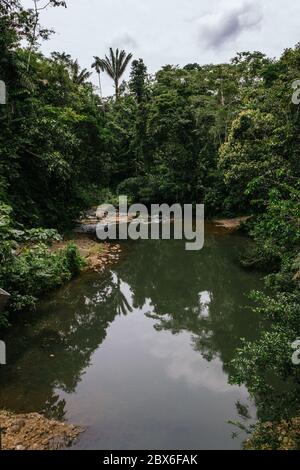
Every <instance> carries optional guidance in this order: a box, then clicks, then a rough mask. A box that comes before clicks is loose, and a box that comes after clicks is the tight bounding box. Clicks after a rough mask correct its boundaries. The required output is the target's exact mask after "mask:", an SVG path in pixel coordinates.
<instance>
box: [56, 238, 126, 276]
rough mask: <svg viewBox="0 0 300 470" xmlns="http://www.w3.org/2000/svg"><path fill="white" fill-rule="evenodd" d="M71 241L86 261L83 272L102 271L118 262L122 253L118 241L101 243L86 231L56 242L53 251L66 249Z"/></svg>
mask: <svg viewBox="0 0 300 470" xmlns="http://www.w3.org/2000/svg"><path fill="white" fill-rule="evenodd" d="M70 243H72V244H74V245H75V246H76V248H77V250H78V253H79V255H80V256H81V258H82V259H83V261H84V266H83V268H82V269H81V273H84V272H91V271H94V272H98V273H102V272H103V271H104V270H105V269H106V268H107V267H108V266H110V265H112V264H113V263H116V262H117V261H118V260H119V258H120V255H121V252H122V250H121V247H120V245H119V244H116V243H106V242H104V243H100V242H99V241H97V240H94V239H93V238H92V237H91V236H89V235H88V234H85V233H75V234H74V235H73V236H72V238H71V239H66V240H64V241H60V242H56V243H54V244H53V245H52V246H51V247H50V251H51V252H58V251H60V250H64V249H65V248H66V247H67V246H68V245H69V244H70Z"/></svg>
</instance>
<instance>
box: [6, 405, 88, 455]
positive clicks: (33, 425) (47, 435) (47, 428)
mask: <svg viewBox="0 0 300 470" xmlns="http://www.w3.org/2000/svg"><path fill="white" fill-rule="evenodd" d="M0 427H1V430H2V432H1V437H2V439H1V440H2V449H3V450H58V449H62V448H65V447H68V446H69V445H70V444H71V443H72V442H74V440H75V439H76V438H77V437H78V436H79V434H80V433H82V432H83V431H84V429H83V428H79V427H78V426H74V425H72V424H66V423H60V422H58V421H54V420H49V419H46V418H45V417H43V416H41V415H40V414H38V413H29V414H19V415H15V414H13V413H10V412H8V411H0Z"/></svg>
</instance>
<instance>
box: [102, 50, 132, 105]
mask: <svg viewBox="0 0 300 470" xmlns="http://www.w3.org/2000/svg"><path fill="white" fill-rule="evenodd" d="M109 53H110V57H107V55H106V56H105V58H104V59H100V58H99V57H95V62H94V64H95V65H94V64H93V65H94V67H98V70H99V69H100V70H102V71H103V72H104V71H105V72H106V73H107V74H108V75H109V76H110V77H111V78H112V79H113V81H114V84H115V93H116V99H118V98H119V96H120V86H119V82H120V79H121V78H122V76H123V74H124V72H125V70H126V68H127V65H128V64H129V62H130V61H131V59H132V54H127V55H126V52H125V51H124V50H122V51H119V49H117V50H116V52H114V51H113V49H112V47H111V48H110V50H109ZM96 70H97V69H96Z"/></svg>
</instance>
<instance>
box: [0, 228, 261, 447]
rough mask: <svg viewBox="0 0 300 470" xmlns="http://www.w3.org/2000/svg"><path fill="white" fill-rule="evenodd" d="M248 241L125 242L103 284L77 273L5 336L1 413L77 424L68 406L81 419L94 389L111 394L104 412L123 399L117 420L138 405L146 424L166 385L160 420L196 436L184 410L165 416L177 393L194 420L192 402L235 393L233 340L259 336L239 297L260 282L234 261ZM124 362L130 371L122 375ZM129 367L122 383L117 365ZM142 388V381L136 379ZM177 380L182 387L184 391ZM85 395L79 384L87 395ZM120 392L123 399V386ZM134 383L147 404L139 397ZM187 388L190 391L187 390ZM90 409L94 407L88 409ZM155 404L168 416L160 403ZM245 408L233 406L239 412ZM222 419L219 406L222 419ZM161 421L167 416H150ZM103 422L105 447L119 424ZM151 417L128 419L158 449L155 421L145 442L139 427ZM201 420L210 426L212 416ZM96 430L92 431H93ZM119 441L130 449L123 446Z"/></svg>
mask: <svg viewBox="0 0 300 470" xmlns="http://www.w3.org/2000/svg"><path fill="white" fill-rule="evenodd" d="M244 244H245V242H244V240H243V239H240V238H239V237H228V236H223V237H221V239H220V237H219V236H215V235H209V236H208V237H207V239H206V243H205V249H204V250H202V251H200V252H186V251H185V250H184V244H183V242H181V241H164V242H163V241H150V240H149V241H144V242H139V243H133V244H132V245H129V246H128V245H127V248H126V251H127V254H125V256H124V259H123V261H122V262H121V263H120V264H119V265H117V266H115V267H114V269H113V270H111V271H107V272H106V273H105V274H104V275H102V276H99V275H94V274H93V275H87V276H84V277H82V278H80V279H78V280H76V281H75V282H73V283H71V284H69V285H68V286H66V287H64V288H62V289H61V290H60V291H59V292H57V293H55V295H51V296H49V298H48V299H46V300H45V301H44V302H43V303H42V304H41V305H40V306H39V308H38V311H37V312H35V313H34V314H33V315H31V317H26V322H27V323H26V325H25V326H24V324H21V323H22V322H19V324H17V325H16V326H15V327H14V328H13V329H12V330H10V333H9V335H8V336H7V338H6V339H5V340H6V343H7V349H8V351H7V353H8V357H7V362H8V365H7V366H6V367H5V368H1V369H0V407H1V408H9V409H13V410H15V411H20V412H29V411H42V412H45V413H46V414H47V415H49V416H51V417H55V418H58V419H63V418H70V416H72V417H77V418H79V417H78V416H76V414H74V413H75V411H72V410H73V408H74V403H76V406H75V408H76V407H77V408H80V409H81V413H85V417H84V418H86V416H87V415H89V414H90V415H92V414H93V412H94V413H95V412H96V410H97V409H98V408H97V407H99V396H100V395H101V393H102V394H103V396H104V397H110V398H107V406H108V407H109V406H112V402H113V403H114V407H122V406H123V405H122V400H125V399H126V400H127V408H126V409H125V408H122V411H121V410H120V409H118V415H120V414H121V413H124V421H125V422H126V418H125V416H126V413H129V411H128V410H130V409H131V407H132V410H133V411H134V410H135V408H134V407H136V409H139V406H140V407H143V410H144V411H143V412H144V413H146V411H145V410H146V408H147V407H148V406H149V416H150V417H151V415H155V412H154V411H153V408H152V411H151V403H152V402H153V403H152V406H154V405H155V406H157V396H156V394H157V393H159V394H160V393H163V392H162V390H164V388H163V387H168V388H169V387H170V388H169V390H170V393H169V394H168V399H167V401H168V406H169V407H170V413H169V414H170V416H169V415H168V416H166V423H169V422H171V423H172V420H174V419H176V420H177V421H176V423H177V424H176V429H177V428H178V423H179V422H180V423H181V424H182V426H183V424H184V425H185V426H187V425H188V424H187V421H188V422H189V423H190V424H189V426H191V429H195V430H196V429H198V428H197V426H199V422H198V421H196V417H194V416H193V414H192V413H191V414H190V413H189V410H188V409H187V408H186V406H187V405H184V407H183V410H184V412H185V414H182V413H183V412H181V411H177V412H176V416H175V417H173V416H172V417H171V414H172V415H173V414H174V409H173V408H172V406H171V405H172V396H173V399H174V403H173V405H174V407H177V408H178V403H177V402H176V400H179V401H180V393H183V390H185V392H184V393H189V394H190V400H191V405H190V408H191V410H190V411H191V412H192V409H193V407H194V406H196V402H197V400H198V399H203V400H204V403H205V400H210V398H209V395H207V393H211V392H214V393H223V394H225V395H226V394H227V395H228V394H229V392H230V391H231V389H232V390H233V389H234V388H233V387H231V386H230V385H228V382H227V375H228V374H230V367H229V366H228V362H229V361H230V360H231V358H232V357H233V353H234V351H235V349H236V348H237V347H238V346H239V345H240V341H241V338H242V337H244V338H247V339H252V338H255V337H256V335H257V332H258V321H257V318H255V317H253V315H250V314H249V313H247V305H249V301H248V300H247V297H246V294H247V292H249V291H250V290H251V289H253V288H258V287H260V280H259V279H258V278H257V276H256V275H255V274H253V273H252V274H251V273H247V272H244V271H243V270H241V269H240V268H239V267H238V264H237V263H236V262H235V261H236V257H237V254H238V252H239V250H242V249H243V248H244V246H245V245H244ZM118 318H119V319H120V320H119V321H117V319H118ZM122 319H123V320H124V321H123V320H122ZM121 320H122V321H121ZM106 338H107V339H106ZM105 340H106V341H105ZM103 345H106V346H105V347H106V348H107V350H109V348H110V354H108V353H107V352H106V351H105V348H103ZM97 361H98V362H97ZM125 361H127V362H126V363H125ZM129 361H130V363H131V364H129V363H128V362H129ZM123 362H124V364H123ZM131 365H132V367H133V368H135V370H134V371H130V372H129V368H130V367H131ZM123 366H124V367H123ZM119 367H120V368H119ZM126 367H127V368H128V369H127V375H126V376H125V375H123V374H124V371H123V370H122V369H124V368H125V369H126ZM159 367H161V368H162V369H161V370H160V369H159ZM147 368H148V369H147ZM143 370H145V371H148V372H147V373H148V375H149V374H151V375H152V382H151V383H149V385H148V388H147V389H144V385H143V386H142V385H141V384H139V382H138V380H139V379H138V377H137V374H140V375H141V376H143ZM149 371H150V372H149ZM97 374H98V375H97ZM160 374H162V375H160ZM95 377H96V378H95ZM129 381H131V382H132V383H129ZM147 381H148V378H146V377H145V376H144V377H143V383H146V382H147ZM91 383H93V387H94V388H93V389H91V385H90V384H91ZM183 383H185V384H186V385H184V386H183V385H180V384H183ZM109 384H111V387H109ZM82 387H83V388H84V387H86V388H87V391H85V392H84V394H83V392H81V388H82ZM122 387H123V393H124V394H125V398H124V395H122V394H121V390H119V389H121V388H122ZM139 387H140V390H143V394H142V395H143V396H144V399H143V400H142V399H141V396H140V393H139V395H137V392H136V390H137V389H138V388H139ZM171 387H173V388H171ZM176 387H177V388H176ZM183 387H189V390H190V392H187V391H186V389H185V388H183ZM174 388H176V391H174ZM127 389H128V397H127V395H126V390H127ZM204 389H205V390H207V392H206V391H204ZM201 390H203V391H202V392H201ZM150 392H151V393H150ZM200 392H201V393H202V394H203V395H202V398H201V397H200V398H199V394H200ZM119 393H120V395H118V394H119ZM81 394H82V395H81ZM130 394H131V395H132V397H134V403H133V402H132V403H131V401H130V400H131V398H130ZM145 395H147V400H148V401H147V405H146V401H145V400H146V399H145ZM225 395H224V403H227V402H228V403H229V401H228V400H229V396H227V395H226V397H225ZM74 397H77V398H74ZM82 397H83V398H82ZM175 398H176V400H175ZM74 400H75V401H74ZM104 400H105V398H104ZM109 400H110V401H109ZM159 402H160V401H159ZM93 403H94V407H95V408H96V410H93V409H92V404H93ZM160 406H161V407H162V408H164V409H166V408H167V409H168V406H167V405H166V403H164V402H163V400H162V402H161V403H160ZM197 406H198V405H197ZM224 406H225V405H224ZM226 406H227V405H226ZM228 406H229V405H228ZM242 406H244V405H237V412H236V413H237V415H239V414H240V411H241V409H242V408H241V407H242ZM177 408H176V409H177ZM147 409H148V408H147ZM84 410H86V411H84ZM171 410H172V411H171ZM165 412H166V413H167V411H165ZM72 413H73V415H72ZM203 413H204V411H203ZM220 413H221V412H220ZM226 413H227V411H226V410H225V411H224V416H225V417H226ZM160 415H161V416H163V415H164V413H163V412H162V411H161V410H158V416H160ZM105 416H106V415H105ZM105 416H104V415H103V416H102V423H103V424H101V426H106V428H107V429H110V435H109V436H107V441H105V436H104V437H103V432H104V431H103V427H102V428H101V433H102V434H101V435H102V440H103V442H104V443H106V444H109V443H110V442H111V441H110V440H113V439H114V437H113V433H114V432H115V433H118V432H120V431H119V429H120V426H121V425H120V422H116V423H114V422H113V419H114V418H113V416H114V412H113V411H110V418H109V419H110V421H109V422H106V421H105V420H106V419H108V418H106V417H105ZM141 416H143V413H141ZM145 416H146V414H145ZM147 416H148V415H147ZM149 416H148V418H147V420H148V421H147V423H148V424H147V423H146V422H144V421H143V420H142V418H135V420H136V422H135V423H136V428H137V429H139V426H140V428H141V430H140V431H139V432H141V433H144V439H147V438H148V439H150V440H151V439H152V440H153V442H155V438H154V437H153V436H154V431H155V429H156V432H157V426H159V424H157V423H156V424H154V423H152V426H153V434H152V433H151V437H149V436H148V437H147V433H146V431H145V430H144V429H145V426H148V428H147V429H148V431H147V432H149V433H150V429H151V426H150V424H149V421H151V418H149ZM203 416H204V414H203V415H202V418H203ZM205 416H206V415H205ZM227 418H228V419H230V418H232V416H228V417H227ZM115 419H116V420H117V417H116V418H115ZM139 419H140V421H139ZM145 419H146V418H145ZM153 419H154V418H153ZM155 419H159V418H158V417H157V418H155ZM161 419H163V418H161ZM203 419H204V418H203ZM205 419H207V423H209V424H207V423H206V427H207V426H208V428H209V426H210V425H211V423H210V422H209V417H208V416H207V417H206V418H205ZM214 419H216V420H217V419H218V418H217V416H216V418H211V420H212V422H214ZM222 419H223V418H222ZM127 420H128V423H127V426H126V423H125V424H124V435H125V434H126V433H127V438H128V439H129V437H128V427H130V420H132V415H130V416H127ZM90 421H92V417H91V418H90ZM194 421H195V422H194ZM193 423H194V424H193ZM164 425H165V426H168V427H169V424H164ZM95 426H96V427H97V426H98V427H99V426H100V423H98V422H97V425H96V424H95ZM114 426H115V428H114ZM155 426H156V428H155ZM160 426H161V425H160ZM174 426H175V425H174ZM215 426H216V427H217V426H218V424H217V423H215ZM112 429H115V431H113V430H112ZM93 432H94V434H95V433H97V431H95V429H94V431H93ZM107 432H108V431H107ZM132 432H133V431H132ZM151 432H152V431H151ZM197 432H198V431H197ZM212 432H215V431H212ZM172 433H173V434H172ZM137 436H138V432H136V434H135V437H132V440H133V442H134V443H135V445H139V441H138V440H137V439H140V437H137ZM170 436H173V440H172V443H173V445H174V443H176V439H178V443H179V442H180V443H184V442H185V441H184V439H185V438H184V433H182V434H181V431H180V432H179V431H178V432H177V433H175V431H174V430H173V428H172V431H171V429H170ZM122 438H123V437H122ZM89 439H91V436H89ZM207 439H208V438H207ZM118 442H119V445H121V441H118ZM122 442H123V441H122ZM141 442H142V441H141ZM189 442H190V441H189ZM207 442H209V440H208V441H207ZM123 444H124V445H127V446H129V444H128V443H127V441H126V442H125V441H124V443H123ZM95 445H97V446H98V445H99V444H98V443H97V444H96V443H95ZM103 445H104V444H103ZM115 445H118V443H117V442H116V443H115ZM140 445H142V444H140ZM153 445H154V444H153ZM165 445H167V443H165ZM203 445H204V444H203ZM207 445H208V444H207ZM170 446H171V447H172V445H171V443H170ZM110 448H112V446H110ZM165 448H166V447H165Z"/></svg>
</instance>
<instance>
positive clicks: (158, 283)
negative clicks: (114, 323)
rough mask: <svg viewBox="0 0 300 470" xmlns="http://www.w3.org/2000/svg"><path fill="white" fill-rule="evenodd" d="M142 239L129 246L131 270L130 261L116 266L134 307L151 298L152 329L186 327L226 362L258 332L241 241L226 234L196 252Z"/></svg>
mask: <svg viewBox="0 0 300 470" xmlns="http://www.w3.org/2000/svg"><path fill="white" fill-rule="evenodd" d="M143 243H144V244H145V249H143V250H141V249H139V247H138V245H134V246H133V247H132V257H133V258H134V260H135V263H134V265H135V269H132V262H131V261H130V260H127V261H125V262H124V263H122V264H120V265H119V266H118V268H117V272H118V274H119V276H120V277H121V278H122V280H123V281H125V282H126V283H128V284H129V285H130V287H131V289H132V292H133V305H134V307H140V308H141V307H142V306H143V305H144V303H145V299H146V298H148V299H151V302H152V306H153V311H154V313H152V314H150V315H149V316H150V317H151V318H154V319H155V320H156V321H157V322H156V326H155V328H156V329H157V330H169V331H171V332H172V333H174V334H176V333H179V332H181V331H187V332H189V333H190V334H191V336H192V343H193V347H194V348H195V350H197V351H199V352H201V354H202V355H203V356H204V357H205V358H206V359H207V360H212V359H213V358H214V357H216V356H218V357H220V359H221V360H222V362H223V363H228V361H230V360H231V359H232V357H233V354H234V351H235V350H236V348H237V347H238V346H239V345H240V344H241V338H242V337H244V338H247V339H252V338H255V337H256V335H257V334H258V322H257V318H255V317H254V315H253V314H252V313H251V312H250V311H248V309H247V306H248V304H249V300H248V298H247V296H246V294H247V292H249V291H250V290H251V289H253V288H257V287H258V282H259V281H258V279H257V277H256V276H253V274H251V273H249V272H246V271H243V270H242V269H241V268H240V267H239V264H238V262H237V258H238V255H239V252H240V250H241V249H243V247H244V240H243V239H240V238H239V237H236V238H235V237H233V236H232V235H231V236H230V237H226V236H225V237H224V238H222V242H221V243H220V240H219V239H218V237H213V236H211V237H209V238H208V239H207V240H206V242H205V248H204V249H203V250H201V251H199V252H186V251H185V250H184V245H183V243H182V242H181V241H165V242H164V241H160V242H157V241H151V240H150V241H147V242H143ZM146 244H148V248H146ZM141 280H142V281H141ZM259 286H260V284H259ZM260 287H261V286H260ZM203 294H204V298H203ZM226 367H228V366H226ZM227 370H228V369H227Z"/></svg>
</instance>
